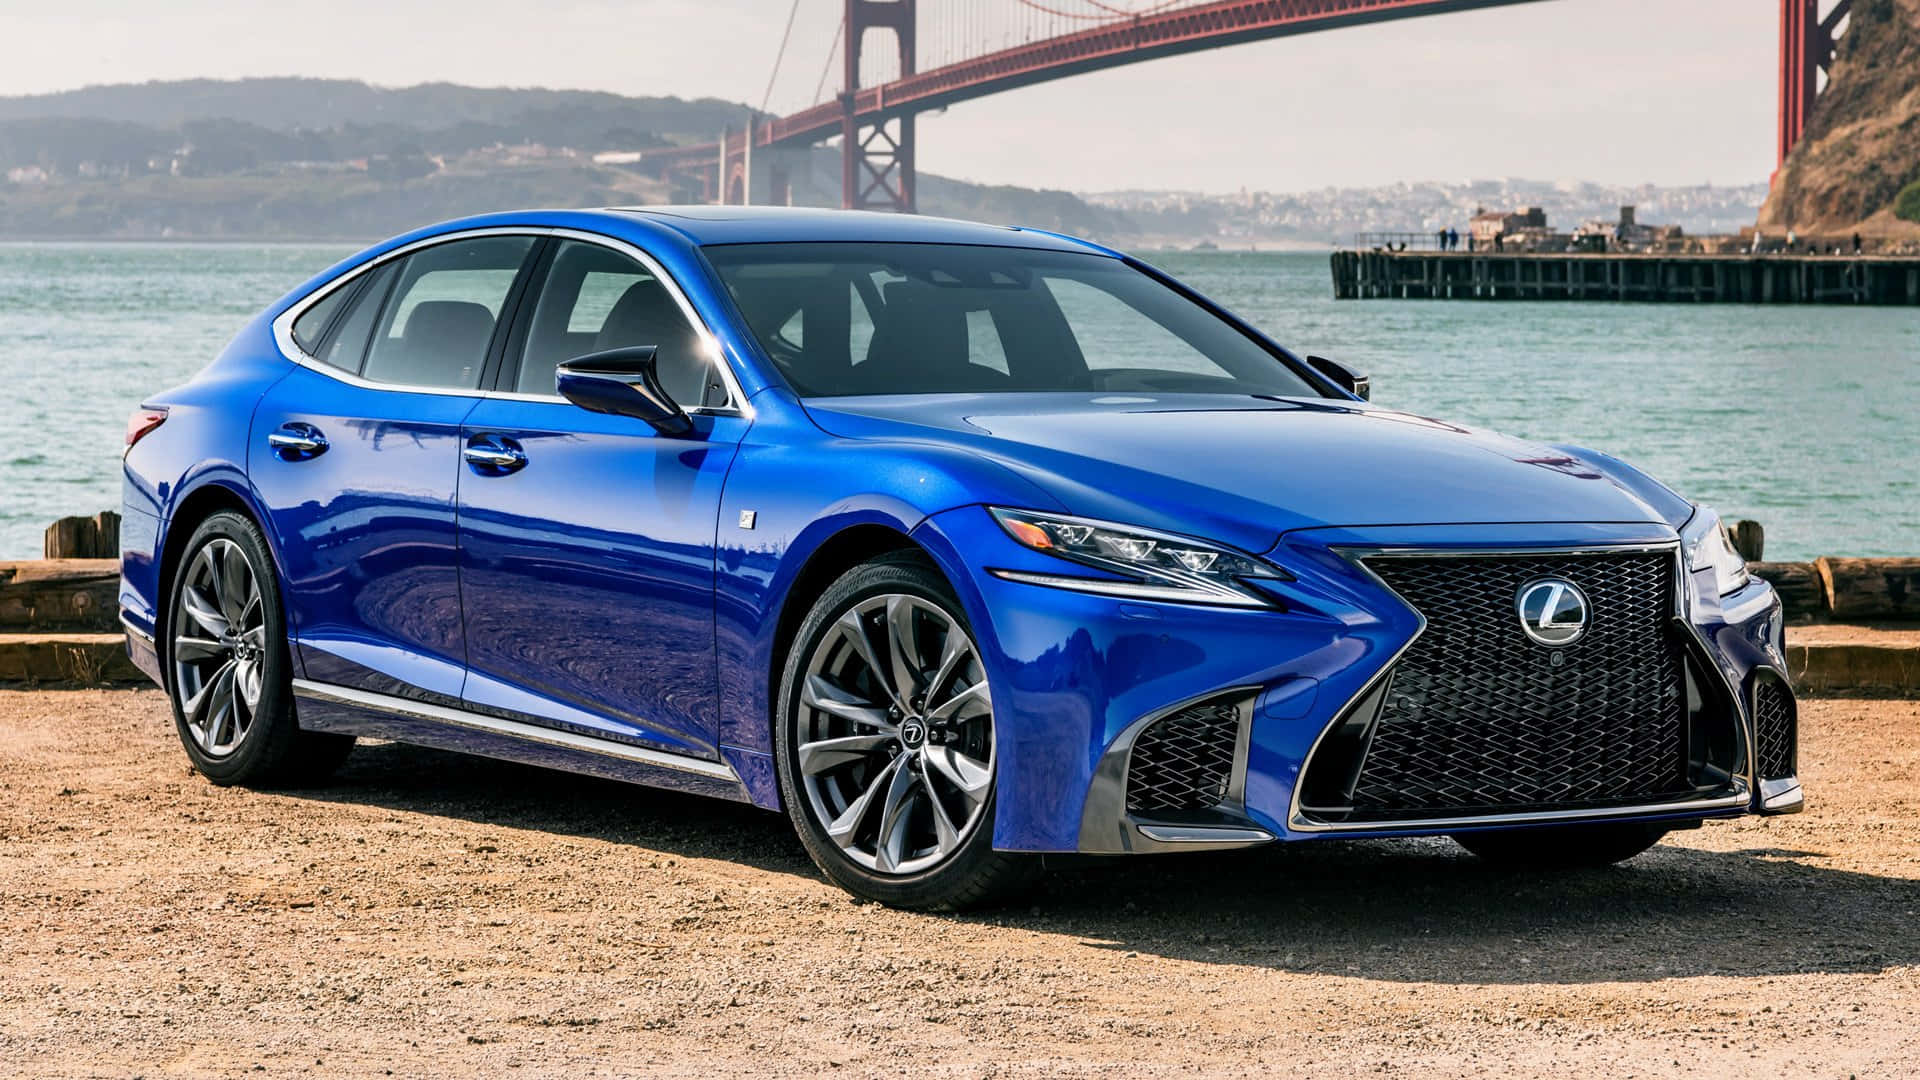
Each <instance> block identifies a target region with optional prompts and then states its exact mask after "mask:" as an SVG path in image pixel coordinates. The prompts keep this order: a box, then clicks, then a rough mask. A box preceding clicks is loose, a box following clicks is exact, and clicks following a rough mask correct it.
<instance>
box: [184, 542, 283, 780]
mask: <svg viewBox="0 0 1920 1080" xmlns="http://www.w3.org/2000/svg"><path fill="white" fill-rule="evenodd" d="M169 625H171V626H172V627H173V641H172V646H173V648H172V653H171V655H172V657H173V685H174V693H175V694H176V695H177V696H178V698H179V701H180V711H181V712H182V713H184V714H185V716H186V725H187V734H188V735H189V736H191V737H192V738H193V741H194V744H195V745H197V746H198V747H199V748H200V752H201V753H203V754H205V755H207V756H208V757H210V758H221V757H226V756H227V755H228V754H231V753H233V752H234V750H236V749H237V748H238V747H239V746H240V741H241V740H242V739H244V738H246V737H247V731H248V729H250V728H251V727H252V726H253V718H254V715H255V714H256V713H257V712H259V709H260V688H261V675H262V660H263V657H264V656H265V653H266V637H267V618H266V607H265V605H264V604H263V603H262V602H261V598H260V582H259V581H258V580H257V579H256V578H255V577H254V572H253V567H252V566H250V565H248V563H247V556H246V553H245V552H244V551H241V550H240V545H239V544H236V543H234V542H233V541H231V540H229V539H227V538H226V537H223V536H216V537H213V538H211V539H209V540H208V541H207V542H206V543H205V544H203V545H202V546H201V547H200V550H199V551H197V552H196V553H195V554H194V556H193V561H192V562H190V563H188V564H187V567H186V570H185V571H184V573H183V574H182V576H181V581H180V585H179V589H178V590H177V591H176V593H175V595H174V607H173V618H172V620H171V621H170V623H169Z"/></svg>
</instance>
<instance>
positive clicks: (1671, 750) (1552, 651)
mask: <svg viewBox="0 0 1920 1080" xmlns="http://www.w3.org/2000/svg"><path fill="white" fill-rule="evenodd" d="M1367 565H1368V567H1369V568H1370V569H1372V570H1373V571H1374V572H1375V573H1377V574H1379V575H1380V577H1381V579H1382V580H1384V581H1385V582H1386V583H1387V584H1388V585H1389V586H1391V587H1392V588H1393V589H1394V591H1396V592H1398V593H1399V594H1400V595H1401V596H1402V597H1404V598H1405V599H1406V600H1407V602H1409V603H1410V604H1412V605H1413V606H1414V607H1415V608H1416V609H1418V610H1419V611H1420V613H1421V614H1422V615H1424V616H1426V619H1427V628H1426V631H1425V632H1424V633H1422V634H1421V635H1420V637H1419V638H1418V639H1416V640H1415V642H1414V643H1413V645H1412V646H1411V647H1409V648H1408V649H1407V651H1406V653H1405V654H1404V655H1402V656H1401V658H1400V659H1399V661H1398V662H1397V663H1396V664H1395V666H1394V669H1393V672H1392V674H1391V675H1390V676H1389V679H1390V682H1389V683H1388V684H1387V691H1386V697H1385V702H1384V704H1383V705H1382V706H1381V714H1380V718H1379V723H1378V726H1377V727H1376V729H1375V733H1374V738H1373V742H1372V744H1371V747H1370V748H1369V750H1368V753H1367V758H1366V761H1365V763H1364V765H1363V767H1362V769H1361V772H1360V776H1359V779H1358V782H1357V784H1356V786H1355V790H1354V801H1353V806H1354V809H1355V810H1356V811H1359V812H1361V813H1367V814H1371V815H1373V816H1378V817H1388V818H1390V817H1394V816H1402V817H1429V816H1435V813H1436V812H1439V811H1452V812H1457V813H1466V814H1472V813H1481V812H1496V811H1510V810H1519V809H1536V808H1542V807H1573V806H1580V805H1591V804H1604V803H1609V802H1613V801H1616V800H1633V799H1643V798H1649V797H1656V796H1669V795H1676V794H1680V793H1684V792H1690V791H1691V790H1692V788H1691V785H1690V784H1689V783H1688V780H1687V760H1686V759H1687V744H1686V739H1687V734H1686V724H1687V717H1686V701H1685V694H1684V691H1683V682H1682V678H1683V676H1682V664H1683V662H1684V661H1683V658H1682V654H1681V651H1680V646H1679V645H1678V643H1677V642H1676V641H1675V640H1674V638H1673V637H1672V635H1671V634H1670V632H1669V627H1668V623H1669V621H1670V620H1671V618H1672V613H1673V593H1672V588H1673V581H1672V578H1673V560H1672V557H1671V556H1670V555H1668V554H1665V553H1660V552H1653V553H1628V554H1619V555H1523V556H1498V557H1482V558H1441V557H1436V558H1427V557H1418V558H1400V557H1393V558H1374V559H1370V560H1368V563H1367ZM1543 577H1558V578H1564V579H1565V580H1567V581H1571V582H1573V583H1574V584H1575V585H1577V586H1579V588H1580V589H1581V591H1582V592H1584V593H1585V594H1586V597H1587V602H1588V607H1589V612H1588V618H1589V623H1588V628H1587V631H1586V633H1585V634H1584V635H1583V636H1581V637H1580V638H1579V639H1577V640H1576V641H1574V642H1573V643H1572V644H1571V645H1567V646H1564V647H1558V648H1553V647H1547V646H1543V645H1539V644H1536V643H1535V642H1533V641H1532V640H1531V639H1529V638H1528V637H1527V636H1526V634H1525V633H1524V632H1523V631H1522V630H1521V627H1520V621H1519V616H1518V615H1517V613H1516V611H1515V599H1516V597H1517V596H1518V595H1519V592H1520V589H1521V588H1522V587H1523V586H1525V585H1527V584H1529V583H1531V582H1533V581H1535V580H1537V579H1539V578H1543Z"/></svg>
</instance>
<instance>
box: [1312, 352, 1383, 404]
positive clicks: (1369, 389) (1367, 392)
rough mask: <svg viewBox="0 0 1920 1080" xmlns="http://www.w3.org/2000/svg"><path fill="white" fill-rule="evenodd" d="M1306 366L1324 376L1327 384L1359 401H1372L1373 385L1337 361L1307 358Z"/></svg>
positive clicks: (1315, 357) (1318, 357) (1320, 357)
mask: <svg viewBox="0 0 1920 1080" xmlns="http://www.w3.org/2000/svg"><path fill="white" fill-rule="evenodd" d="M1307 365H1308V366H1309V367H1311V368H1313V370H1315V371H1317V372H1319V373H1320V374H1321V375H1323V376H1325V377H1326V379H1327V381H1328V382H1331V383H1332V384H1333V385H1335V386H1337V387H1339V388H1340V389H1342V390H1345V391H1346V392H1347V393H1349V394H1352V395H1353V396H1354V397H1357V398H1359V399H1360V400H1361V401H1372V400H1373V384H1372V382H1371V381H1370V380H1369V379H1368V378H1367V377H1366V376H1365V375H1362V374H1361V373H1360V372H1358V371H1355V370H1353V369H1352V368H1350V367H1348V366H1347V365H1345V364H1343V363H1341V362H1340V361H1338V360H1329V359H1327V358H1326V357H1324V356H1309V357H1307Z"/></svg>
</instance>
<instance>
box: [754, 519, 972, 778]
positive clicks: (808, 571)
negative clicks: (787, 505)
mask: <svg viewBox="0 0 1920 1080" xmlns="http://www.w3.org/2000/svg"><path fill="white" fill-rule="evenodd" d="M896 551H905V552H914V553H917V554H919V555H921V556H924V557H925V558H926V560H927V562H928V564H929V565H932V566H934V567H936V568H937V569H939V564H938V563H937V562H936V560H935V559H934V558H933V556H932V553H931V552H929V551H927V549H926V548H924V547H922V546H920V545H919V544H918V543H916V542H915V541H914V539H913V538H912V537H911V536H909V535H908V534H907V532H905V531H904V530H902V529H900V528H898V527H896V526H895V525H893V524H891V523H885V522H880V521H874V520H865V521H860V522H857V523H855V524H851V525H847V526H845V527H844V528H841V529H840V530H839V531H837V532H834V533H833V534H832V535H830V536H828V537H827V538H826V539H824V540H823V541H821V542H820V544H819V545H817V546H816V547H814V549H813V550H812V551H810V552H808V553H807V555H806V557H805V559H804V560H803V561H802V562H801V564H800V567H799V569H798V570H796V571H795V572H794V576H793V579H792V582H791V584H789V585H788V587H787V589H786V592H785V594H784V595H783V596H782V597H781V601H780V614H779V616H778V618H777V620H776V621H775V624H774V633H773V649H772V653H771V655H770V658H769V661H770V662H769V663H768V665H767V671H766V692H767V701H768V702H769V703H770V704H772V705H773V708H770V709H768V710H767V738H768V741H769V744H771V741H772V738H773V725H775V724H777V723H779V722H780V720H779V716H780V709H779V698H780V675H781V673H782V672H784V671H785V670H786V667H787V657H788V655H789V654H790V653H791V652H792V651H793V639H794V637H795V636H796V635H798V634H799V632H800V624H801V623H802V622H805V621H806V618H807V613H808V612H810V611H812V610H813V605H814V604H815V602H817V601H818V600H819V599H820V597H821V595H822V594H824V593H825V592H826V591H827V589H828V588H829V587H830V586H831V585H832V584H833V583H834V582H835V581H838V580H839V579H840V578H841V577H842V576H843V575H845V574H846V573H847V571H849V570H852V569H853V568H854V567H856V566H859V565H861V564H862V563H866V562H871V561H872V560H874V559H876V558H879V557H880V556H882V555H886V554H889V553H892V552H896ZM940 572H941V573H942V574H943V575H945V574H946V571H945V570H944V569H941V570H940Z"/></svg>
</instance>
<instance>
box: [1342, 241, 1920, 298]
mask: <svg viewBox="0 0 1920 1080" xmlns="http://www.w3.org/2000/svg"><path fill="white" fill-rule="evenodd" d="M1333 295H1334V298H1335V299H1338V300H1381V299H1393V300H1645V301H1668V302H1673V301H1679V302H1695V303H1728V304H1900V305H1915V306H1920V257H1914V256H1886V255H1854V256H1848V255H1623V254H1574V253H1565V254H1535V253H1501V252H1465V251H1446V252H1442V251H1336V252H1334V253H1333Z"/></svg>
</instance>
